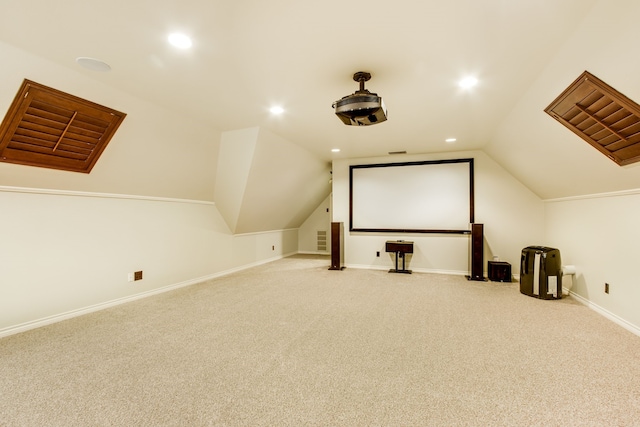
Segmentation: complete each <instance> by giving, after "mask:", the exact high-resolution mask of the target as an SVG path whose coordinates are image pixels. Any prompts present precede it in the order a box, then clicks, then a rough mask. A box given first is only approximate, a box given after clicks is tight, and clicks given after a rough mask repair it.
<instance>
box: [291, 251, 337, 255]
mask: <svg viewBox="0 0 640 427" xmlns="http://www.w3.org/2000/svg"><path fill="white" fill-rule="evenodd" d="M298 253H299V254H300V255H327V256H328V255H331V252H320V251H298Z"/></svg>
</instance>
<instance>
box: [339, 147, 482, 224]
mask: <svg viewBox="0 0 640 427" xmlns="http://www.w3.org/2000/svg"><path fill="white" fill-rule="evenodd" d="M349 202H350V203H349V206H350V212H349V229H350V230H351V231H363V232H403V233H459V234H468V233H469V232H470V224H471V223H473V222H474V218H473V216H474V213H473V209H474V208H473V159H451V160H437V161H436V160H434V161H423V162H406V163H384V164H371V165H352V166H350V169H349Z"/></svg>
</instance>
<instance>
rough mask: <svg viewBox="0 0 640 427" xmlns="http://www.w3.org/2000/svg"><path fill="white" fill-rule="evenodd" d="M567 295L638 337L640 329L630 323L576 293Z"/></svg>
mask: <svg viewBox="0 0 640 427" xmlns="http://www.w3.org/2000/svg"><path fill="white" fill-rule="evenodd" d="M569 295H571V296H572V297H574V298H575V299H576V300H577V301H578V302H580V303H582V304H584V305H586V306H587V307H589V308H590V309H592V310H593V311H595V312H596V313H598V314H600V315H602V316H604V317H606V318H607V319H609V320H611V321H612V322H613V323H616V324H617V325H619V326H622V327H623V328H625V329H626V330H627V331H629V332H631V333H632V334H635V335H637V336H639V337H640V327H638V326H636V325H634V324H633V323H630V322H628V321H626V320H624V319H623V318H621V317H619V316H616V315H615V314H613V313H612V312H610V311H609V310H606V309H604V308H602V307H600V306H599V305H597V304H594V303H593V302H591V301H589V300H588V299H586V298H585V297H583V296H580V295H578V294H577V293H575V292H573V291H569Z"/></svg>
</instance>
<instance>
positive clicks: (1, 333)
mask: <svg viewBox="0 0 640 427" xmlns="http://www.w3.org/2000/svg"><path fill="white" fill-rule="evenodd" d="M293 254H294V253H290V254H286V255H282V256H276V257H272V258H269V259H265V260H262V261H257V262H254V263H251V264H247V265H243V266H240V267H235V268H232V269H229V270H225V271H220V272H218V273H213V274H209V275H206V276H202V277H197V278H195V279H190V280H185V281H184V282H180V283H174V284H172V285H167V286H163V287H161V288H157V289H152V290H149V291H145V292H141V293H138V294H135V295H130V296H127V297H123V298H117V299H114V300H110V301H106V302H103V303H99V304H94V305H90V306H88V307H83V308H79V309H76V310H71V311H67V312H65V313H60V314H55V315H53V316H48V317H43V318H41V319H36V320H32V321H29V322H25V323H21V324H19V325H14V326H9V327H7V328H4V329H0V338H4V337H8V336H9V335H15V334H19V333H21V332H26V331H28V330H31V329H36V328H40V327H42V326H47V325H51V324H53V323H57V322H61V321H63V320H68V319H71V318H74V317H78V316H82V315H85V314H89V313H94V312H96V311H100V310H104V309H106V308H110V307H115V306H118V305H120V304H126V303H128V302H132V301H136V300H139V299H142V298H147V297H150V296H153V295H157V294H161V293H164V292H169V291H173V290H175V289H179V288H184V287H186V286H191V285H195V284H198V283H202V282H206V281H207V280H212V279H216V278H218V277H222V276H226V275H229V274H231V273H236V272H238V271H242V270H246V269H248V268H251V267H257V266H259V265H262V264H267V263H269V262H273V261H277V260H279V259H281V258H284V257H287V256H290V255H293Z"/></svg>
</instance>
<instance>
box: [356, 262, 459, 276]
mask: <svg viewBox="0 0 640 427" xmlns="http://www.w3.org/2000/svg"><path fill="white" fill-rule="evenodd" d="M346 267H347V268H356V269H359V270H384V271H388V270H390V269H392V268H393V267H394V266H382V265H365V264H348V265H346ZM410 270H411V271H412V272H414V273H432V274H448V275H450V276H468V275H469V272H468V271H457V270H434V269H427V268H410Z"/></svg>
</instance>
